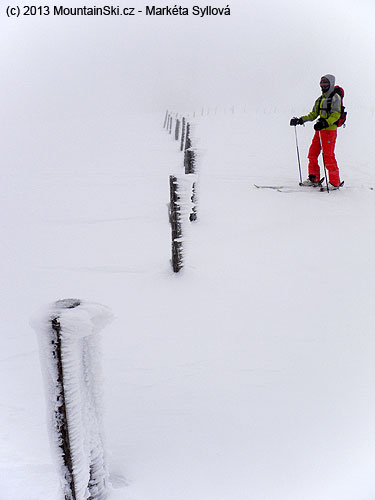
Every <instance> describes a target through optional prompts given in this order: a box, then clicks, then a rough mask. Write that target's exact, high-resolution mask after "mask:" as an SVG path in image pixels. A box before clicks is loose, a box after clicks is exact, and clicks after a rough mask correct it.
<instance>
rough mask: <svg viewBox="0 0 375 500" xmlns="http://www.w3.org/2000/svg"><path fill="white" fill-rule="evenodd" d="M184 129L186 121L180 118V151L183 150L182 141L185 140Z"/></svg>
mask: <svg viewBox="0 0 375 500" xmlns="http://www.w3.org/2000/svg"><path fill="white" fill-rule="evenodd" d="M185 128H186V120H185V118H184V117H183V118H182V130H181V146H180V151H183V150H184V140H185Z"/></svg>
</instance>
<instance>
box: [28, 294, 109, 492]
mask: <svg viewBox="0 0 375 500" xmlns="http://www.w3.org/2000/svg"><path fill="white" fill-rule="evenodd" d="M112 319H113V316H112V313H111V312H110V310H109V309H108V308H107V307H106V306H103V305H101V304H96V303H91V302H86V301H81V300H78V299H66V300H60V301H57V302H55V303H53V304H51V305H50V306H49V307H48V308H47V309H46V310H45V311H43V312H42V313H39V314H38V318H36V319H34V320H33V321H32V326H33V327H34V329H35V330H36V331H37V334H38V339H39V345H40V358H41V364H42V370H43V372H44V373H43V374H44V380H45V385H46V396H47V410H48V423H49V434H50V439H51V445H52V450H53V454H54V456H55V458H56V460H57V465H58V469H59V477H60V481H61V486H62V492H63V496H62V498H65V499H66V500H87V499H90V500H104V498H105V497H106V481H107V471H106V467H105V461H104V445H103V432H102V418H101V413H102V411H101V409H102V402H101V401H102V396H101V386H102V384H101V372H100V355H99V347H100V346H99V332H100V331H101V330H102V328H104V326H106V325H107V324H108V323H109V322H111V321H112Z"/></svg>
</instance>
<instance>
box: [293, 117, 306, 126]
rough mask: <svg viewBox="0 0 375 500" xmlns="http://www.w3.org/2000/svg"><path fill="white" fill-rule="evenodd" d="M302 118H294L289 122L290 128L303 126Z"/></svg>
mask: <svg viewBox="0 0 375 500" xmlns="http://www.w3.org/2000/svg"><path fill="white" fill-rule="evenodd" d="M303 123H304V122H303V120H302V118H296V117H295V116H294V117H293V118H292V119H291V120H290V126H291V127H295V126H296V125H303Z"/></svg>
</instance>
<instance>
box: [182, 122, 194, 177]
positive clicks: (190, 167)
mask: <svg viewBox="0 0 375 500" xmlns="http://www.w3.org/2000/svg"><path fill="white" fill-rule="evenodd" d="M184 166H185V174H194V172H195V168H194V167H195V154H194V150H193V148H192V146H191V139H190V123H187V124H186V140H185V154H184Z"/></svg>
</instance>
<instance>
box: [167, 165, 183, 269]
mask: <svg viewBox="0 0 375 500" xmlns="http://www.w3.org/2000/svg"><path fill="white" fill-rule="evenodd" d="M169 188H170V212H169V220H170V223H171V228H172V268H173V271H174V272H175V273H178V272H179V271H180V270H181V269H182V267H183V258H182V241H181V237H182V229H181V207H180V205H179V200H180V198H179V195H178V183H177V178H176V177H175V176H173V175H170V176H169Z"/></svg>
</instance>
